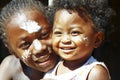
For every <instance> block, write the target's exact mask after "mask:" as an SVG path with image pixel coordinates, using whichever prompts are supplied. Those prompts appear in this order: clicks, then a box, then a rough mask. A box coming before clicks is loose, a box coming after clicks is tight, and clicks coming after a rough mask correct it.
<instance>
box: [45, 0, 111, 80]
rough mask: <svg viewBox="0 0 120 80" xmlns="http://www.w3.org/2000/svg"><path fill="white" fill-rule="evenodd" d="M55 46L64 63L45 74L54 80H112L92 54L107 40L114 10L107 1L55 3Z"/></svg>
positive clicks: (69, 0)
mask: <svg viewBox="0 0 120 80" xmlns="http://www.w3.org/2000/svg"><path fill="white" fill-rule="evenodd" d="M53 8H55V10H56V12H55V17H54V24H53V34H52V46H53V49H54V51H55V52H56V54H58V55H59V56H60V57H61V58H62V59H63V60H61V61H59V63H58V64H57V65H56V67H55V68H54V69H53V70H52V71H50V72H48V73H46V75H45V76H44V79H52V80H110V75H109V71H108V69H107V67H106V66H105V64H104V63H103V62H98V61H97V60H96V59H95V58H94V57H93V56H92V52H93V50H94V49H95V48H98V47H99V46H100V44H101V43H102V41H103V39H104V34H105V30H106V29H107V27H108V26H107V24H108V23H109V19H110V16H111V12H112V9H110V8H109V6H108V4H107V1H106V0H103V1H102V0H55V1H54V5H53Z"/></svg>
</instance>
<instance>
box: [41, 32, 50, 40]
mask: <svg viewBox="0 0 120 80" xmlns="http://www.w3.org/2000/svg"><path fill="white" fill-rule="evenodd" d="M48 35H49V32H43V33H41V34H40V36H41V38H42V39H43V38H47V37H48Z"/></svg>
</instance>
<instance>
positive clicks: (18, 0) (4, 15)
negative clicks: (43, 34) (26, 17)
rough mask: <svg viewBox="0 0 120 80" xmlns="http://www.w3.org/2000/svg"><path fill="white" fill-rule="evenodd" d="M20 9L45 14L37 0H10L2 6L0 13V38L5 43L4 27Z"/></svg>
mask: <svg viewBox="0 0 120 80" xmlns="http://www.w3.org/2000/svg"><path fill="white" fill-rule="evenodd" d="M21 10H38V11H40V12H42V13H43V15H45V16H46V17H47V15H46V14H45V11H46V10H45V6H44V5H42V4H41V2H40V1H39V0H12V1H10V2H9V3H8V4H7V5H6V6H4V7H3V8H2V10H1V13H0V38H1V40H2V41H3V42H4V43H6V36H5V28H6V23H7V21H9V20H10V19H11V18H12V16H13V15H15V14H16V13H19V12H20V11H21Z"/></svg>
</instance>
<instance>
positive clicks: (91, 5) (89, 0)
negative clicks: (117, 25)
mask: <svg viewBox="0 0 120 80" xmlns="http://www.w3.org/2000/svg"><path fill="white" fill-rule="evenodd" d="M83 8H84V9H85V10H84V9H83ZM60 9H67V10H72V11H77V12H78V14H79V15H81V13H82V14H83V18H84V17H85V15H86V14H84V13H86V12H85V11H87V14H88V15H89V16H90V17H91V20H92V21H93V23H94V25H95V27H96V29H97V31H102V32H105V33H106V34H108V33H109V32H111V31H112V30H113V29H114V28H113V26H112V22H111V18H112V15H114V14H115V12H114V10H113V9H112V8H111V7H110V6H109V5H108V0H54V1H53V6H52V7H50V8H49V12H48V13H49V14H50V15H51V16H52V15H54V14H55V12H56V11H57V10H60ZM51 16H50V19H51V21H54V19H53V18H52V17H51Z"/></svg>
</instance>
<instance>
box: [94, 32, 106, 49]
mask: <svg viewBox="0 0 120 80" xmlns="http://www.w3.org/2000/svg"><path fill="white" fill-rule="evenodd" d="M95 38H96V39H95V45H94V47H95V48H97V47H99V46H100V45H101V43H102V42H103V40H104V32H98V33H97V34H96V37H95Z"/></svg>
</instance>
